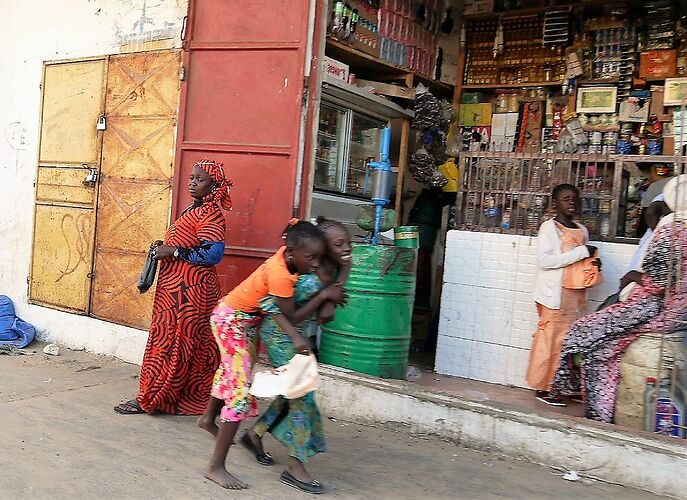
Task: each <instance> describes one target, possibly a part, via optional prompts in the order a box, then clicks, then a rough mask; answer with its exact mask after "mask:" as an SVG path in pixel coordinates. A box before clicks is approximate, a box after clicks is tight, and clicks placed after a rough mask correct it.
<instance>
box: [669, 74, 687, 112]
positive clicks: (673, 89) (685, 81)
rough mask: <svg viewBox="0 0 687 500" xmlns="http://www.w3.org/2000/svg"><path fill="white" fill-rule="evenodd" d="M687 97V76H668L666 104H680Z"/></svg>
mask: <svg viewBox="0 0 687 500" xmlns="http://www.w3.org/2000/svg"><path fill="white" fill-rule="evenodd" d="M685 99H687V78H666V85H665V94H664V97H663V105H664V106H680V105H682V102H683V101H684V100H685Z"/></svg>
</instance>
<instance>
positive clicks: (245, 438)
mask: <svg viewBox="0 0 687 500" xmlns="http://www.w3.org/2000/svg"><path fill="white" fill-rule="evenodd" d="M240 441H241V444H242V445H243V447H244V448H245V449H247V450H248V451H250V452H251V453H253V454H254V455H255V460H256V462H258V463H259V464H260V465H265V466H270V465H274V458H272V455H270V454H269V453H258V450H257V449H256V448H255V445H254V444H253V441H252V440H251V438H250V436H249V435H248V431H243V433H241V439H240Z"/></svg>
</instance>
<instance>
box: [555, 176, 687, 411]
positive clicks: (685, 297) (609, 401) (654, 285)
mask: <svg viewBox="0 0 687 500" xmlns="http://www.w3.org/2000/svg"><path fill="white" fill-rule="evenodd" d="M663 195H664V199H665V203H666V205H667V206H668V208H669V209H670V210H671V211H672V213H669V214H668V215H665V216H663V217H662V218H661V220H660V222H659V223H658V225H657V226H656V230H655V231H654V233H653V235H652V237H651V240H650V241H649V244H648V246H647V249H646V254H645V256H644V260H643V262H642V271H631V272H630V273H628V274H627V275H626V276H625V277H624V278H623V283H621V288H624V286H626V285H627V284H629V283H630V282H634V283H636V284H637V286H635V287H634V288H633V289H632V291H631V293H630V295H629V297H627V299H626V300H625V301H623V302H619V303H617V304H614V305H612V306H610V307H607V308H606V309H602V310H601V311H598V312H595V313H592V314H589V315H587V316H584V317H582V318H580V319H579V320H577V321H576V322H575V323H573V324H572V326H571V327H570V330H569V332H568V334H567V336H566V338H565V341H564V343H563V350H562V351H561V358H560V364H559V367H558V371H557V373H556V377H555V379H554V381H553V384H552V390H551V392H552V394H555V395H561V394H575V393H578V392H580V389H581V390H582V395H583V398H584V400H585V403H586V406H587V408H586V416H587V418H591V419H594V420H599V421H601V422H613V417H614V412H615V403H616V398H617V394H618V385H619V382H620V359H621V356H622V354H623V352H625V350H626V349H627V348H628V346H629V345H630V344H631V343H632V342H634V341H635V340H636V339H637V338H638V337H639V336H640V335H642V334H644V333H651V332H660V333H666V332H671V331H676V330H679V329H680V328H681V326H682V320H684V319H685V318H686V317H687V226H686V223H687V174H683V175H680V176H679V177H675V178H673V179H671V181H670V182H669V183H668V184H667V185H666V186H665V189H664V190H663ZM574 354H581V356H582V363H581V366H580V373H579V374H578V372H577V371H576V370H575V369H574V366H573V362H572V357H573V355H574Z"/></svg>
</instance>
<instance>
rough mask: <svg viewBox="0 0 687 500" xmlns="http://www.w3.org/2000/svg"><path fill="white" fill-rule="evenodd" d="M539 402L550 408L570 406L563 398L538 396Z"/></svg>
mask: <svg viewBox="0 0 687 500" xmlns="http://www.w3.org/2000/svg"><path fill="white" fill-rule="evenodd" d="M537 401H541V402H542V403H544V404H547V405H549V406H560V407H563V406H568V405H566V404H565V403H564V402H563V400H562V399H561V398H557V397H555V396H537Z"/></svg>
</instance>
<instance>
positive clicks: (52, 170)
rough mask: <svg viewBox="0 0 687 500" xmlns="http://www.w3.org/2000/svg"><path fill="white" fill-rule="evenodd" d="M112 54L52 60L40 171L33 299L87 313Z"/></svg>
mask: <svg viewBox="0 0 687 500" xmlns="http://www.w3.org/2000/svg"><path fill="white" fill-rule="evenodd" d="M105 72H106V61H105V59H97V60H91V61H77V62H65V63H55V64H46V65H45V68H44V78H43V107H42V119H41V142H40V150H39V159H38V170H37V175H36V205H35V218H34V237H33V256H32V261H31V277H30V281H29V299H30V300H31V301H32V302H35V303H39V304H43V305H49V306H52V307H58V308H62V309H67V310H70V311H75V312H80V313H87V312H88V309H89V296H90V289H91V276H92V274H91V273H92V270H93V237H94V228H95V204H96V188H95V187H94V186H92V185H84V184H83V181H84V180H85V179H86V176H87V174H88V170H87V169H85V168H83V167H82V165H84V164H85V165H86V166H88V167H90V168H95V169H96V170H97V168H98V165H99V162H100V151H101V139H102V133H101V132H99V131H97V130H96V121H97V119H98V117H99V116H100V115H101V114H102V113H103V111H104V99H105V88H104V83H105V82H104V80H105Z"/></svg>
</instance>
